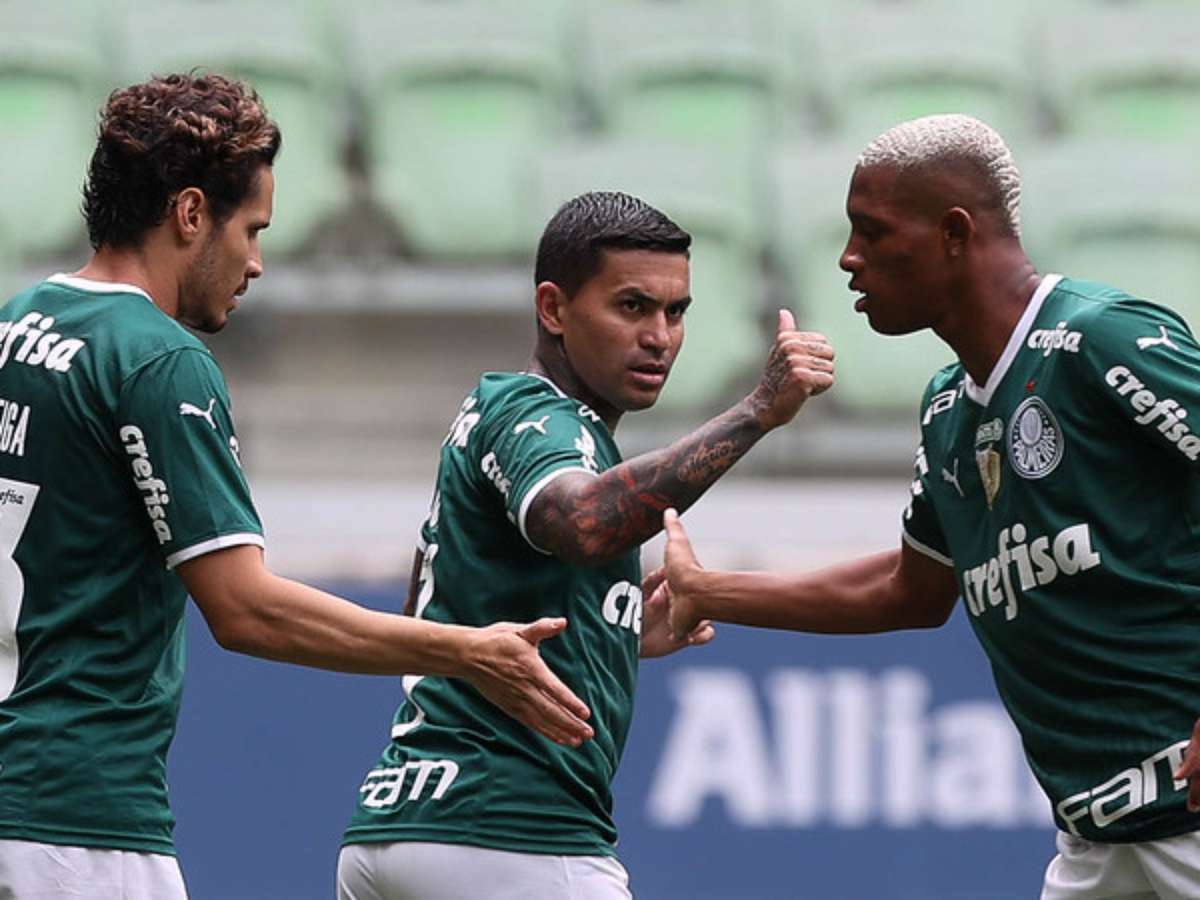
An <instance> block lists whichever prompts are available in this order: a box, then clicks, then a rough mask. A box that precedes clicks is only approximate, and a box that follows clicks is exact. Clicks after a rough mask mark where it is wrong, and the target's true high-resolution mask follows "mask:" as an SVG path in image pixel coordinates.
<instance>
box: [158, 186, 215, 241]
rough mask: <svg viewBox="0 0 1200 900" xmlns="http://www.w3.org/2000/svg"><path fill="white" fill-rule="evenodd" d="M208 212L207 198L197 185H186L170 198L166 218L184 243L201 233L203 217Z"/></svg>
mask: <svg viewBox="0 0 1200 900" xmlns="http://www.w3.org/2000/svg"><path fill="white" fill-rule="evenodd" d="M208 214H209V209H208V198H207V197H205V196H204V191H202V190H200V188H198V187H186V188H184V189H183V190H182V191H180V192H179V193H178V194H176V195H175V196H174V198H172V200H171V207H170V209H169V211H168V213H167V218H168V219H170V220H171V222H172V224H174V226H175V231H176V233H177V234H178V235H179V238H180V240H181V241H183V242H184V243H191V242H192V241H194V240H196V239H197V238H198V237H200V235H201V231H202V230H203V225H204V219H205V217H206V216H208Z"/></svg>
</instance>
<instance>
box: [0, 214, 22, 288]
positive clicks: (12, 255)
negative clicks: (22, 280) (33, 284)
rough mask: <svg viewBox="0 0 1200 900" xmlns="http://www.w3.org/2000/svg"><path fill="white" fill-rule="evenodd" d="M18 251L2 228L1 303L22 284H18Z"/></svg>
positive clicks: (0, 259) (0, 237) (0, 255)
mask: <svg viewBox="0 0 1200 900" xmlns="http://www.w3.org/2000/svg"><path fill="white" fill-rule="evenodd" d="M17 278H18V275H17V261H16V251H15V248H14V245H13V242H12V239H11V238H9V236H8V234H7V233H5V231H4V229H3V228H0V304H4V303H7V302H8V299H9V298H10V297H11V296H12V295H13V294H15V293H16V292H17V291H18V290H20V288H21V287H22V286H21V285H18V284H17Z"/></svg>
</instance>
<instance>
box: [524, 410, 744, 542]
mask: <svg viewBox="0 0 1200 900" xmlns="http://www.w3.org/2000/svg"><path fill="white" fill-rule="evenodd" d="M764 433H765V432H764V430H763V428H762V426H761V425H760V424H759V422H758V420H757V419H756V418H755V416H754V414H753V412H752V410H751V407H750V405H749V404H748V403H745V402H743V403H740V404H738V405H737V406H735V407H733V408H732V409H730V410H728V411H727V412H725V413H723V414H721V415H720V416H717V417H716V418H715V419H712V420H710V421H709V422H706V423H705V424H704V425H702V426H700V427H699V428H697V429H696V430H695V431H693V432H692V433H691V434H688V435H686V436H685V437H682V438H680V439H679V440H678V441H676V442H675V443H673V444H671V445H670V446H669V447H664V448H663V449H661V450H654V451H652V452H650V453H645V454H642V455H641V456H638V457H635V458H634V459H631V460H628V461H627V462H624V463H622V464H621V465H619V466H615V467H613V468H612V469H609V470H608V471H607V472H604V473H603V474H602V475H600V476H599V477H598V478H590V477H587V476H578V477H576V476H564V477H562V478H559V479H556V480H555V481H553V482H551V483H550V484H549V485H548V486H547V487H546V489H545V490H544V491H542V493H541V494H539V495H538V497H537V499H536V500H535V501H534V503H533V506H532V507H531V508H530V510H529V518H528V520H527V523H526V525H527V528H528V533H529V537H530V539H531V540H533V542H534V543H535V544H537V546H539V547H541V548H543V549H545V550H548V551H550V552H552V553H554V554H555V555H556V556H560V557H562V558H563V559H566V560H569V561H572V562H601V561H603V560H606V559H609V558H611V557H613V556H616V555H617V554H619V553H623V552H625V551H626V550H629V549H630V548H631V547H636V546H638V545H639V544H641V543H643V542H645V541H646V540H648V539H649V538H651V537H653V536H654V535H655V534H657V533H658V531H659V530H660V529H661V528H662V512H663V510H664V509H667V508H668V507H672V506H673V507H675V508H676V509H678V510H679V511H681V512H682V511H683V510H685V509H687V508H688V507H690V506H691V505H692V504H693V503H695V502H696V500H698V499H699V498H700V496H701V495H702V494H703V493H704V492H705V491H706V490H708V488H709V487H710V486H711V485H712V484H713V483H714V482H715V481H716V480H717V479H718V478H720V477H721V476H722V475H724V474H725V473H726V472H727V471H729V469H730V467H732V466H733V464H734V463H735V462H737V461H738V460H739V459H741V458H742V456H744V455H745V453H746V451H747V450H749V449H750V448H751V447H752V446H754V444H755V443H756V442H757V441H758V439H759V438H761V437H762V436H763V434H764Z"/></svg>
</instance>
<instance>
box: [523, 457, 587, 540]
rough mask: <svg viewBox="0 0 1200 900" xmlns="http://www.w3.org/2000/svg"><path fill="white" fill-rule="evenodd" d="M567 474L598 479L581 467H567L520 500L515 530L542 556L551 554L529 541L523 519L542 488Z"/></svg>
mask: <svg viewBox="0 0 1200 900" xmlns="http://www.w3.org/2000/svg"><path fill="white" fill-rule="evenodd" d="M568 472H583V473H585V474H587V475H591V476H592V477H593V478H596V477H598V476H597V475H596V473H595V472H593V471H592V470H591V469H585V468H584V467H583V466H568V467H567V468H565V469H555V470H554V471H553V472H551V473H550V474H549V475H547V476H546V477H545V478H543V479H542V480H541V481H539V482H538V483H537V484H535V485H534V486H533V487H531V488H530V489H529V490H528V491H526V493H525V496H524V497H523V498H522V499H521V509H520V510H519V511H518V512H517V528H519V529H520V531H521V537H523V538H525V543H527V544H529V546H530V547H532V548H533V549H534V550H536V551H537V552H538V553H541V554H542V555H543V556H552V555H553V554H552V553H550V552H549V551H548V550H543V549H542V548H541V547H539V546H538V545H537V544H535V543H534V542H533V541H531V540H530V539H529V533H528V532H527V531H526V530H525V517H526V516H527V515H529V507H530V505H531V504H532V503H533V498H534V497H536V496H537V495H538V494H539V493H541V491H542V488H544V487H545V486H546V485H548V484H549V483H550V482H552V481H553V480H554V479H555V478H558V477H559V476H560V475H566V474H567V473H568Z"/></svg>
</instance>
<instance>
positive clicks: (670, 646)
mask: <svg viewBox="0 0 1200 900" xmlns="http://www.w3.org/2000/svg"><path fill="white" fill-rule="evenodd" d="M666 581H667V570H666V569H665V568H662V569H655V570H654V571H653V572H651V573H650V574H649V575H647V576H646V577H645V578H644V579H642V596H643V597H645V598H646V599H645V601H644V603H643V606H642V647H641V653H640V654H639V655H640V656H641V657H642V659H652V658H653V657H657V656H666V655H667V654H668V653H674V652H675V651H676V650H682V649H683V648H684V647H699V646H700V645H701V644H707V643H708V642H709V641H711V640H712V639H713V638H714V637H716V629H714V628H713V626H712V623H711V622H709V621H707V620H705V621H701V622H698V623H697V624H696V627H695V628H693V629H691V630H690V631H688V632H687V633H685V634H684V635H683V636H682V637H678V638H677V637H675V635H674V634H672V633H671V625H670V622H669V620H668V618H667V614H668V612H669V610H670V603H669V602H668V599H667V589H666Z"/></svg>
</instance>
